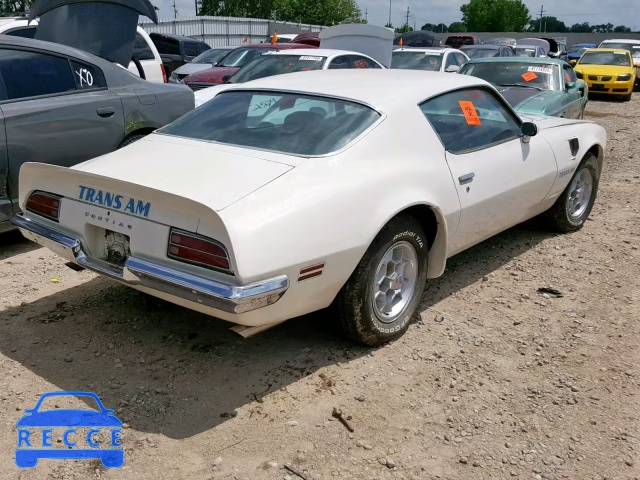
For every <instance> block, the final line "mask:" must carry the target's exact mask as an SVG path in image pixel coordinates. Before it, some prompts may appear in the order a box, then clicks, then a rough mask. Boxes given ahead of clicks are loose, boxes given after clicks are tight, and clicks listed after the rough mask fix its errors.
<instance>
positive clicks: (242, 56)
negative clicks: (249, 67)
mask: <svg viewBox="0 0 640 480" xmlns="http://www.w3.org/2000/svg"><path fill="white" fill-rule="evenodd" d="M274 50H277V49H276V48H275V47H274V48H238V49H236V50H233V51H232V52H231V53H230V54H229V55H227V56H226V57H224V58H223V59H222V61H221V62H220V64H219V65H218V66H219V67H243V66H245V65H246V64H247V63H249V62H250V61H251V60H253V59H254V58H256V57H258V56H260V55H262V54H263V53H267V52H273V51H274Z"/></svg>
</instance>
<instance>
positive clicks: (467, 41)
mask: <svg viewBox="0 0 640 480" xmlns="http://www.w3.org/2000/svg"><path fill="white" fill-rule="evenodd" d="M481 43H482V42H481V41H480V38H479V37H476V36H475V35H449V36H448V37H447V41H446V42H444V44H445V45H447V46H449V47H451V48H460V47H464V46H467V45H480V44H481Z"/></svg>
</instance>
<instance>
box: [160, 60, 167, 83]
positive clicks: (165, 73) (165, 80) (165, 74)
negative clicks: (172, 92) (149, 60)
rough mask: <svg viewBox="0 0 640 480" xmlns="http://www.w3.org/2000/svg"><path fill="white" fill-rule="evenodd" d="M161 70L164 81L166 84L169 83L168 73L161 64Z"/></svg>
mask: <svg viewBox="0 0 640 480" xmlns="http://www.w3.org/2000/svg"><path fill="white" fill-rule="evenodd" d="M160 69H161V70H162V80H163V81H164V83H167V71H166V70H165V69H164V65H163V64H162V63H161V64H160Z"/></svg>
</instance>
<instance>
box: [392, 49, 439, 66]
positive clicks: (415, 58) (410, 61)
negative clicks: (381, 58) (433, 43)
mask: <svg viewBox="0 0 640 480" xmlns="http://www.w3.org/2000/svg"><path fill="white" fill-rule="evenodd" d="M441 66H442V54H441V53H433V52H411V51H407V50H404V51H398V50H396V51H395V52H393V56H392V57H391V68H403V69H407V70H431V71H438V70H440V67H441Z"/></svg>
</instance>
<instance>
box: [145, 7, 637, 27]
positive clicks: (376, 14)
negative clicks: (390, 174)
mask: <svg viewBox="0 0 640 480" xmlns="http://www.w3.org/2000/svg"><path fill="white" fill-rule="evenodd" d="M390 1H391V23H392V24H393V25H394V26H396V27H397V26H400V25H403V24H404V22H405V21H406V15H407V7H409V25H410V26H412V27H413V26H414V23H415V26H416V28H418V29H419V28H420V27H421V26H422V25H424V24H425V23H427V22H428V23H436V24H437V23H440V22H443V23H446V24H447V25H449V24H450V23H452V22H456V21H459V20H460V19H461V17H462V13H461V12H460V5H462V4H464V3H468V0H390ZM151 2H152V3H153V4H154V5H156V6H157V7H158V8H160V10H159V11H158V17H159V18H161V19H170V18H173V0H151ZM175 2H176V8H177V10H178V16H192V15H194V14H195V0H175ZM356 2H357V3H358V6H359V7H360V9H361V10H362V15H363V17H364V16H365V11H366V12H367V20H368V21H369V23H371V24H374V25H384V24H385V23H387V22H388V20H389V0H356ZM524 3H525V4H526V5H527V6H528V7H529V10H531V16H532V17H533V18H535V17H536V16H538V15H539V14H540V7H541V6H542V5H543V4H545V3H546V6H545V7H544V9H545V15H549V16H554V17H558V18H559V19H560V20H562V21H563V22H564V23H566V24H567V25H568V26H571V25H573V24H575V23H582V22H589V23H591V24H602V23H609V22H610V23H612V24H614V25H626V26H627V27H631V28H633V27H635V28H634V31H637V30H638V29H640V1H638V0H608V1H606V2H605V1H603V0H580V1H579V2H569V1H567V0H564V1H563V2H560V1H559V0H555V1H553V2H552V1H551V0H544V1H543V0H524ZM634 22H635V23H634Z"/></svg>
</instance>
